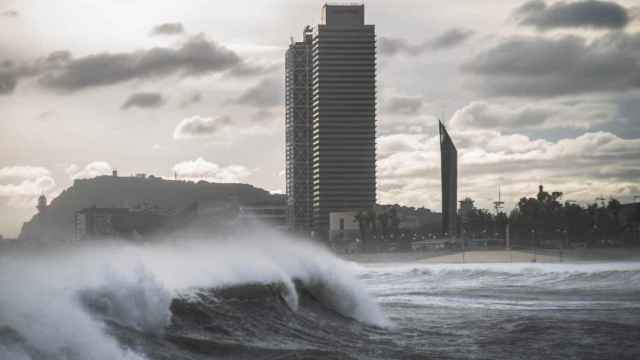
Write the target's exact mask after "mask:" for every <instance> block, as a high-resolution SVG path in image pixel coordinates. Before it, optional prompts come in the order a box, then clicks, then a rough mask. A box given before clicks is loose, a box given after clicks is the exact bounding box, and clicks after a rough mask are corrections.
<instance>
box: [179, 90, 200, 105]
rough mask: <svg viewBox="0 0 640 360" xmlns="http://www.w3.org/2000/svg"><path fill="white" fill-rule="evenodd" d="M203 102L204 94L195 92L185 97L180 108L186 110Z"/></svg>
mask: <svg viewBox="0 0 640 360" xmlns="http://www.w3.org/2000/svg"><path fill="white" fill-rule="evenodd" d="M201 101H202V93H200V92H194V93H191V94H189V95H187V96H185V97H184V98H183V99H182V101H181V102H180V107H181V108H185V107H187V106H189V105H193V104H196V103H199V102H201Z"/></svg>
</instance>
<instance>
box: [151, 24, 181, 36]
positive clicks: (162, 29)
mask: <svg viewBox="0 0 640 360" xmlns="http://www.w3.org/2000/svg"><path fill="white" fill-rule="evenodd" d="M182 33H184V27H183V26H182V24H181V23H165V24H160V25H158V26H155V27H154V28H153V29H152V30H151V35H178V34H182Z"/></svg>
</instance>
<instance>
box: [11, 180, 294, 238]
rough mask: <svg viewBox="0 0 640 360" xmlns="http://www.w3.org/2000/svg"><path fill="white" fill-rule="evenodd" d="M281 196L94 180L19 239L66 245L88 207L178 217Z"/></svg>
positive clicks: (235, 188) (243, 189)
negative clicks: (147, 210) (79, 213)
mask: <svg viewBox="0 0 640 360" xmlns="http://www.w3.org/2000/svg"><path fill="white" fill-rule="evenodd" d="M281 199H282V195H272V194H270V193H269V192H268V191H266V190H263V189H260V188H256V187H254V186H251V185H247V184H230V183H209V182H205V181H199V182H192V181H173V180H165V179H162V178H158V177H154V176H149V177H118V176H99V177H96V178H92V179H79V180H75V181H74V183H73V186H71V187H70V188H68V189H66V190H64V191H63V192H62V193H61V194H60V195H59V196H58V197H56V198H55V199H53V201H51V203H50V204H49V205H48V206H47V207H46V209H44V211H41V212H39V213H38V214H36V215H34V216H33V218H32V219H31V220H30V221H28V222H25V223H24V225H23V227H22V231H21V233H20V236H19V239H20V240H31V241H45V242H46V241H68V240H71V239H73V236H74V219H75V213H76V211H79V210H81V209H83V208H89V207H102V208H136V207H138V208H139V207H140V206H147V207H153V208H154V209H156V210H162V211H164V212H166V213H169V214H171V213H174V214H175V213H178V212H180V211H183V210H184V209H187V208H189V207H190V206H193V205H194V204H199V205H201V206H202V205H204V206H206V205H207V204H227V205H229V204H230V205H233V206H231V208H237V207H238V206H239V205H242V204H249V203H257V202H273V201H279V200H281Z"/></svg>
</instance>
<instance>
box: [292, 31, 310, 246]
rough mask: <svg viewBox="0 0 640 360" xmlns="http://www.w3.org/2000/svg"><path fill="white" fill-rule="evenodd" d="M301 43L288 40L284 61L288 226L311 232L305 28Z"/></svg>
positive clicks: (308, 75)
mask: <svg viewBox="0 0 640 360" xmlns="http://www.w3.org/2000/svg"><path fill="white" fill-rule="evenodd" d="M302 36H303V41H299V42H295V41H293V39H292V40H291V44H290V45H289V49H288V50H287V53H286V58H285V88H286V90H285V106H286V114H285V129H286V130H285V131H286V134H285V138H286V161H287V166H286V177H287V184H286V186H287V187H286V190H287V224H288V227H289V228H290V229H291V230H293V231H296V232H303V233H308V232H309V231H310V230H311V215H312V207H311V206H312V202H311V200H312V199H311V196H312V194H311V184H312V177H311V45H312V36H313V34H312V30H311V27H309V26H307V27H306V28H305V29H304V32H303V35H302Z"/></svg>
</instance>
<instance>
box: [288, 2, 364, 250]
mask: <svg viewBox="0 0 640 360" xmlns="http://www.w3.org/2000/svg"><path fill="white" fill-rule="evenodd" d="M375 44H376V37H375V27H374V25H367V24H365V21H364V5H324V6H323V8H322V23H321V24H318V25H317V26H315V27H314V28H313V31H312V30H311V28H310V27H307V28H305V32H304V37H303V41H302V42H292V44H291V45H290V46H289V49H288V50H287V55H286V132H287V133H286V142H287V144H286V149H287V150H286V151H287V154H286V159H287V167H286V169H287V196H288V204H289V215H290V216H289V224H290V227H292V228H294V229H297V228H300V227H298V225H297V224H301V226H308V227H309V229H312V230H313V231H314V232H315V233H316V234H318V235H319V236H320V237H324V238H326V236H327V234H328V230H329V214H330V213H332V212H340V211H357V210H364V209H370V208H372V207H373V206H374V205H375V203H376V144H375V132H376V45H375Z"/></svg>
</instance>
